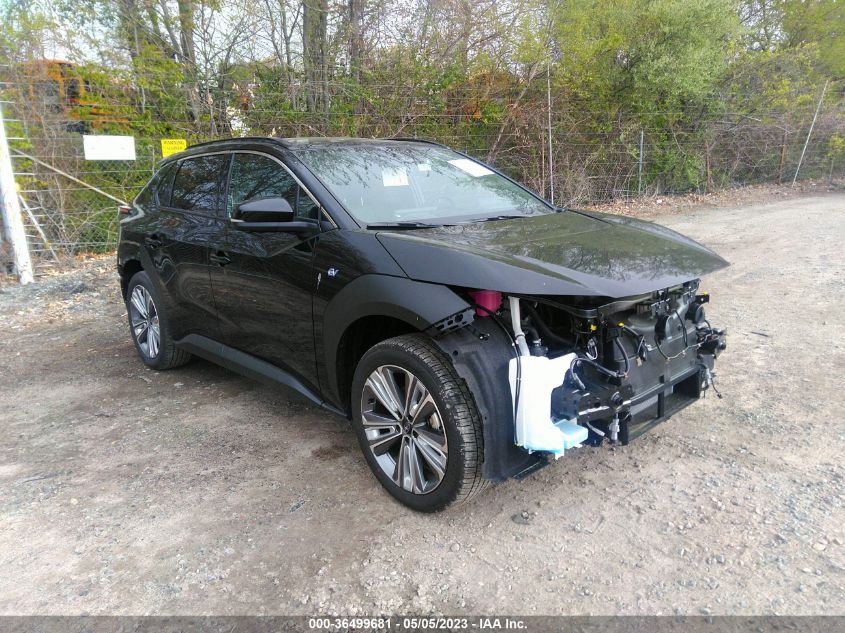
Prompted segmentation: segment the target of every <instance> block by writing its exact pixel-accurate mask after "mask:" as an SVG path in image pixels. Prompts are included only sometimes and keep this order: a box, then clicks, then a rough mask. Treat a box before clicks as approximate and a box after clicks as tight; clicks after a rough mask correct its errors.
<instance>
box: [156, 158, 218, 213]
mask: <svg viewBox="0 0 845 633" xmlns="http://www.w3.org/2000/svg"><path fill="white" fill-rule="evenodd" d="M228 165H229V155H228V154H215V155H213V156H198V157H197V158H186V159H185V160H183V161H182V162H181V163H179V167H178V168H177V171H176V177H175V178H174V180H173V193H172V195H171V197H170V205H169V206H170V207H173V208H175V209H183V210H185V211H193V212H195V213H207V214H209V215H211V214H215V213H217V211H218V209H220V207H221V202H222V198H223V190H224V189H225V182H226V171H227V167H228Z"/></svg>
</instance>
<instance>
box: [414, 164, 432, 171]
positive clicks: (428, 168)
mask: <svg viewBox="0 0 845 633" xmlns="http://www.w3.org/2000/svg"><path fill="white" fill-rule="evenodd" d="M417 170H418V171H421V172H423V173H425V172H427V171H431V165H429V164H428V163H419V164H418V165H417Z"/></svg>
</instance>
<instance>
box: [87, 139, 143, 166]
mask: <svg viewBox="0 0 845 633" xmlns="http://www.w3.org/2000/svg"><path fill="white" fill-rule="evenodd" d="M82 145H83V147H84V148H85V160H135V137H134V136H105V135H96V136H93V135H88V134H85V135H83V136H82Z"/></svg>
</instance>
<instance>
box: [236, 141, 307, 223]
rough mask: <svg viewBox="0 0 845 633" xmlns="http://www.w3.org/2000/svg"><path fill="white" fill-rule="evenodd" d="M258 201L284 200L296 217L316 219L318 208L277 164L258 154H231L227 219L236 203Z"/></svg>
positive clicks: (286, 171) (294, 180)
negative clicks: (269, 199) (267, 199)
mask: <svg viewBox="0 0 845 633" xmlns="http://www.w3.org/2000/svg"><path fill="white" fill-rule="evenodd" d="M259 198H284V199H285V200H287V201H288V202H289V203H290V207H291V209H293V210H294V213H295V215H296V216H297V217H299V218H302V219H312V220H316V219H317V217H318V214H319V207H318V206H317V205H316V204H315V203H314V201H313V200H311V198H310V197H309V196H308V194H307V193H305V190H304V189H302V187H300V186H299V184H298V183H297V182H296V179H295V178H294V177H293V176H292V175H291V174H290V172H288V170H286V169H285V168H284V167H282V166H281V165H280V164H279V163H277V162H276V161H275V160H273V159H272V158H270V157H268V156H262V155H261V154H245V153H241V154H235V162H234V163H233V164H232V177H231V180H230V182H229V200H228V202H227V207H228V212H229V217H232V216H233V214H234V211H235V209H237V208H238V205H239V204H242V203H244V202H249V201H250V200H256V199H259Z"/></svg>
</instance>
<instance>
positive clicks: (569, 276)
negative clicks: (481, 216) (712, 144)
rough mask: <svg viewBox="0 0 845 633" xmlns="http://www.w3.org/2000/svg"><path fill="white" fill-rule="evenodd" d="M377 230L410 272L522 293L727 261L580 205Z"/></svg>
mask: <svg viewBox="0 0 845 633" xmlns="http://www.w3.org/2000/svg"><path fill="white" fill-rule="evenodd" d="M377 237H378V240H379V241H380V242H381V244H382V245H383V246H384V247H385V248H386V249H387V251H388V252H389V253H390V255H391V256H392V257H393V258H394V259H395V260H396V262H397V263H398V264H399V266H401V268H402V269H403V270H404V271H405V273H406V274H407V275H408V277H410V278H411V279H415V280H417V281H427V282H432V283H439V284H448V285H455V286H462V287H466V288H479V289H488V290H498V291H501V292H506V293H511V294H521V295H577V296H600V297H611V298H621V297H630V296H633V295H638V294H643V293H647V292H651V291H653V290H660V289H663V288H668V287H670V286H674V285H677V284H679V283H683V282H685V281H690V280H692V279H696V278H698V277H701V276H702V275H705V274H707V273H710V272H713V271H715V270H719V269H720V268H724V267H725V266H728V262H726V261H725V260H724V259H722V258H721V257H719V256H718V255H716V253H714V252H713V251H711V250H710V249H708V248H706V247H705V246H702V245H701V244H699V243H698V242H695V241H694V240H691V239H689V238H687V237H684V236H683V235H681V234H679V233H676V232H675V231H672V230H670V229H667V228H665V227H662V226H660V225H658V224H653V223H651V222H645V221H643V220H636V219H633V218H627V217H623V216H614V215H606V214H599V213H587V212H582V211H563V212H561V213H555V214H549V215H541V216H534V217H526V218H518V219H512V220H495V221H487V222H477V223H471V224H459V225H454V226H443V227H435V228H431V229H415V230H410V231H380V232H379V233H378V236H377Z"/></svg>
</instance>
